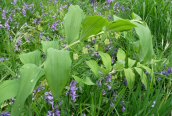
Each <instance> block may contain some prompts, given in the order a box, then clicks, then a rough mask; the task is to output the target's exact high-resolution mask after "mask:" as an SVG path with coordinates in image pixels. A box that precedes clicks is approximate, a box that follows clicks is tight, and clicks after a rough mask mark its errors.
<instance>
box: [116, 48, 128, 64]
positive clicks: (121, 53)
mask: <svg viewBox="0 0 172 116" xmlns="http://www.w3.org/2000/svg"><path fill="white" fill-rule="evenodd" d="M125 58H126V54H125V52H124V51H123V50H122V49H121V48H119V49H118V53H117V60H118V61H124V62H125Z"/></svg>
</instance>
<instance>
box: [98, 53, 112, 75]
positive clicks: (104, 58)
mask: <svg viewBox="0 0 172 116" xmlns="http://www.w3.org/2000/svg"><path fill="white" fill-rule="evenodd" d="M99 54H100V56H101V58H102V61H103V64H104V66H105V67H106V69H107V71H108V73H109V72H110V71H111V70H112V58H111V57H110V55H109V54H107V53H103V52H101V51H99Z"/></svg>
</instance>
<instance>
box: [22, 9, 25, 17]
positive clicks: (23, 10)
mask: <svg viewBox="0 0 172 116" xmlns="http://www.w3.org/2000/svg"><path fill="white" fill-rule="evenodd" d="M22 14H23V16H24V17H26V8H24V7H23V9H22Z"/></svg>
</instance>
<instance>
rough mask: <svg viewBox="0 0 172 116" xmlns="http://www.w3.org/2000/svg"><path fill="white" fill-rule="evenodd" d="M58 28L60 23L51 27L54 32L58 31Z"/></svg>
mask: <svg viewBox="0 0 172 116" xmlns="http://www.w3.org/2000/svg"><path fill="white" fill-rule="evenodd" d="M57 26H58V22H55V23H54V24H53V25H52V26H51V29H52V30H53V31H56V30H57Z"/></svg>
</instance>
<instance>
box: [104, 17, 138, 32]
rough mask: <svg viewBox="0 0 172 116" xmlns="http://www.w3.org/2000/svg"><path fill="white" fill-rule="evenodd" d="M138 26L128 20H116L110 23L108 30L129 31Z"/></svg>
mask: <svg viewBox="0 0 172 116" xmlns="http://www.w3.org/2000/svg"><path fill="white" fill-rule="evenodd" d="M134 27H136V25H135V24H133V23H132V22H130V21H128V20H124V19H121V20H116V21H114V22H112V23H109V25H108V26H107V27H106V31H115V32H122V31H128V30H131V29H133V28H134Z"/></svg>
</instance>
